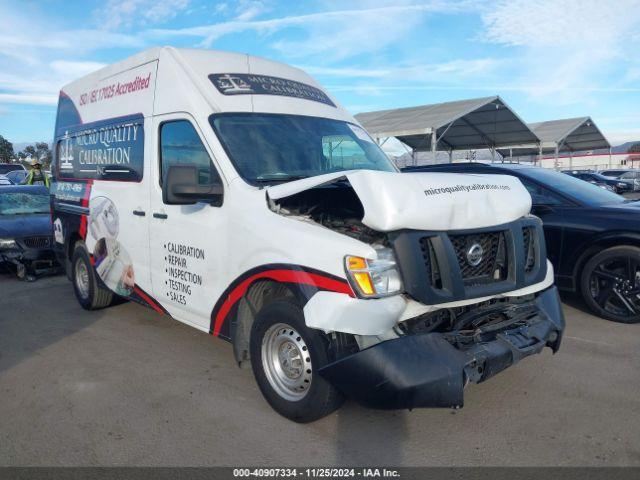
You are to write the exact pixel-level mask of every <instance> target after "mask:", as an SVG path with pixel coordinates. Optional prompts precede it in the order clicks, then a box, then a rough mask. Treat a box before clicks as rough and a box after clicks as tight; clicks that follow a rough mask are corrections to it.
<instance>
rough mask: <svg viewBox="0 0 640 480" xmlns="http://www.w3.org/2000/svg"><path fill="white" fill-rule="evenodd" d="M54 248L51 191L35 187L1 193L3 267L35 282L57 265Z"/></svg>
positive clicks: (12, 188)
mask: <svg viewBox="0 0 640 480" xmlns="http://www.w3.org/2000/svg"><path fill="white" fill-rule="evenodd" d="M52 247H53V229H52V225H51V209H50V203H49V190H48V189H47V188H46V187H41V186H32V185H14V186H7V187H2V193H1V194H0V265H2V266H5V267H7V266H9V267H10V268H15V270H16V273H17V274H18V277H20V278H24V279H32V278H35V277H36V276H38V275H40V274H43V273H49V272H53V271H55V270H56V269H57V265H58V263H57V262H56V260H55V255H54V253H53V250H52Z"/></svg>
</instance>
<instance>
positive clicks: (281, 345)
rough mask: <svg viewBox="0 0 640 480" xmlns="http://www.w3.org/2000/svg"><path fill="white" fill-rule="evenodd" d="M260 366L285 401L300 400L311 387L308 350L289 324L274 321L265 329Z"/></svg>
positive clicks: (311, 372)
mask: <svg viewBox="0 0 640 480" xmlns="http://www.w3.org/2000/svg"><path fill="white" fill-rule="evenodd" d="M262 366H263V368H264V372H265V374H266V376H267V380H268V381H269V383H270V384H271V387H272V388H273V389H274V390H275V391H276V393H277V394H278V395H280V396H281V397H282V398H284V399H286V400H289V401H298V400H301V399H302V398H304V397H305V395H306V394H307V392H308V391H309V388H310V387H311V378H312V375H313V370H312V366H311V356H310V354H309V349H308V347H307V344H306V343H305V341H304V340H303V339H302V336H301V335H300V334H299V333H298V332H297V331H296V330H295V329H294V328H292V327H291V326H290V325H287V324H285V323H278V324H276V325H273V326H272V327H270V328H269V330H267V332H266V333H265V335H264V337H263V339H262Z"/></svg>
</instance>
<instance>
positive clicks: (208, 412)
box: [0, 276, 640, 466]
mask: <svg viewBox="0 0 640 480" xmlns="http://www.w3.org/2000/svg"><path fill="white" fill-rule="evenodd" d="M565 313H566V316H567V324H568V326H567V332H566V336H565V341H564V344H563V347H562V349H561V350H560V352H559V353H558V354H557V355H556V356H552V355H551V353H550V352H549V351H547V352H545V353H544V354H542V355H540V356H538V357H534V358H529V359H526V360H525V361H524V362H522V363H520V364H518V365H517V366H515V367H514V368H511V369H509V370H507V371H505V372H504V373H502V374H501V375H499V376H497V377H495V378H493V379H491V380H489V381H488V382H486V383H484V384H481V385H472V386H471V387H470V388H469V389H468V390H467V392H466V406H465V407H464V408H463V409H462V410H459V411H451V410H416V411H413V412H407V411H399V412H380V411H372V410H366V409H363V408H360V407H359V406H357V405H355V404H353V403H347V404H346V405H345V406H344V407H343V408H342V409H341V410H340V411H339V412H337V413H335V414H333V415H331V416H329V417H328V418H326V419H323V420H321V421H319V422H316V423H313V424H310V425H297V424H294V423H291V422H289V421H287V420H285V419H283V418H281V417H280V416H278V415H277V414H276V413H274V412H273V411H272V410H271V409H270V408H269V406H268V405H267V404H266V402H265V401H264V400H263V399H262V397H261V395H260V393H259V391H258V389H257V387H256V385H255V383H254V380H253V376H252V374H251V371H250V370H240V369H238V368H237V367H236V365H235V364H234V362H233V355H232V351H231V346H230V345H228V344H226V343H224V342H222V341H220V340H218V339H215V338H212V337H210V336H208V335H206V334H204V333H200V332H198V331H196V330H194V329H192V328H190V327H187V326H184V325H182V324H179V323H177V322H175V321H173V320H171V319H170V318H168V317H164V316H160V315H158V314H156V313H155V312H153V311H151V310H147V309H145V308H143V307H140V306H138V305H134V304H123V305H119V306H117V307H112V308H110V309H107V310H103V311H99V312H86V311H84V310H82V309H81V308H80V307H79V306H78V304H77V303H76V301H75V298H74V296H73V292H72V289H71V285H70V284H69V283H68V282H67V280H66V278H64V277H55V278H48V279H42V280H39V281H38V282H36V283H32V284H26V283H21V282H18V281H17V280H14V279H12V278H9V277H7V276H0V465H241V466H245V465H275V466H282V465H336V464H337V465H359V466H367V465H376V466H381V465H389V466H393V465H404V466H410V465H605V466H613V465H636V466H637V465H640V373H639V372H640V325H620V324H614V323H610V322H607V321H604V320H600V319H598V318H595V317H593V316H591V315H588V314H586V313H584V312H583V311H582V310H581V307H580V304H579V303H578V304H574V306H570V305H566V306H565Z"/></svg>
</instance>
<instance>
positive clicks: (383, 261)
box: [345, 247, 402, 298]
mask: <svg viewBox="0 0 640 480" xmlns="http://www.w3.org/2000/svg"><path fill="white" fill-rule="evenodd" d="M376 252H377V254H378V256H377V257H378V258H376V259H370V258H363V257H354V256H351V255H347V256H346V257H345V270H346V272H347V276H348V277H349V280H350V283H351V285H352V286H353V287H354V290H355V292H356V293H357V294H358V296H360V297H365V298H378V297H386V296H388V295H395V294H398V293H400V292H401V291H402V280H401V279H400V272H399V271H398V267H397V265H396V259H395V256H394V255H393V250H391V249H390V248H384V247H381V248H376Z"/></svg>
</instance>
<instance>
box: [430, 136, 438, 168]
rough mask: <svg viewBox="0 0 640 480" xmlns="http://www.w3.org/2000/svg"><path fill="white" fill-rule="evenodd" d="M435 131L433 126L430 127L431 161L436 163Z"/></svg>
mask: <svg viewBox="0 0 640 480" xmlns="http://www.w3.org/2000/svg"><path fill="white" fill-rule="evenodd" d="M436 135H437V132H436V129H435V128H432V129H431V154H432V155H433V163H434V164H436V163H438V157H437V156H436V155H437V152H438V139H437V138H436Z"/></svg>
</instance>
